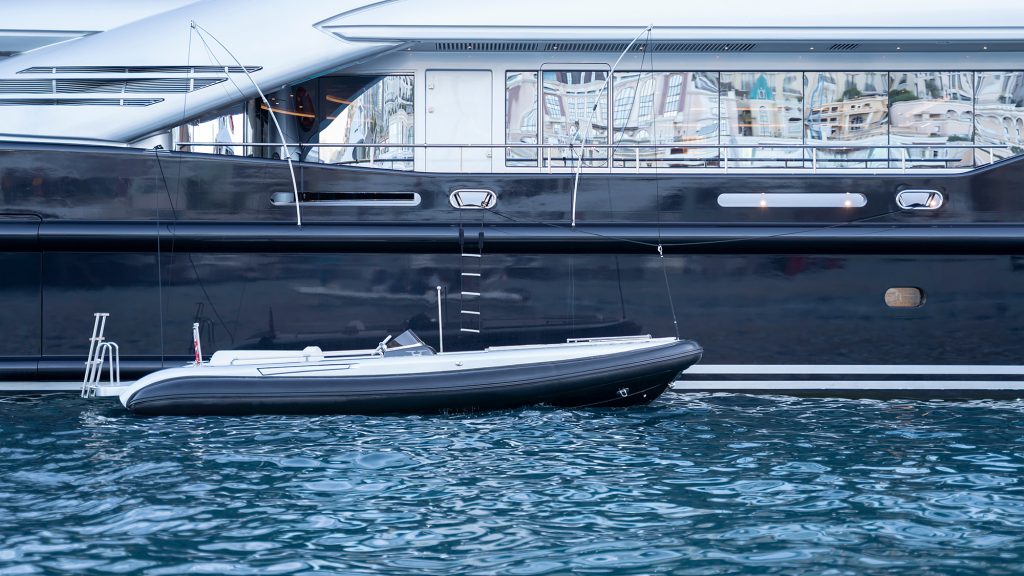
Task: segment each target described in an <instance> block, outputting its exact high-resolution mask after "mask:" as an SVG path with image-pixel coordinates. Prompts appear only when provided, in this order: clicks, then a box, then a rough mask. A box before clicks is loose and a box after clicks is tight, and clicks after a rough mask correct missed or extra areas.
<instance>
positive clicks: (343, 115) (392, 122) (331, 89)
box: [319, 75, 414, 170]
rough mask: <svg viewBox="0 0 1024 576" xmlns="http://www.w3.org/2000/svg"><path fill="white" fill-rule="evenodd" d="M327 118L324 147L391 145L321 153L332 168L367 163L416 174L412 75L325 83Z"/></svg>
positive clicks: (322, 134)
mask: <svg viewBox="0 0 1024 576" xmlns="http://www.w3.org/2000/svg"><path fill="white" fill-rule="evenodd" d="M320 89H321V92H322V94H323V97H322V99H321V104H322V106H323V109H324V114H323V115H322V116H321V119H320V125H319V127H320V132H319V137H320V142H327V143H331V144H349V143H352V144H390V146H381V147H358V148H355V147H353V148H345V147H330V148H322V149H321V150H320V160H321V161H322V162H326V163H329V164H342V163H366V162H370V161H371V160H372V162H373V165H378V164H379V165H381V167H384V168H394V169H401V170H411V169H412V163H413V149H412V148H411V147H407V146H402V145H403V144H412V143H413V142H414V115H413V77H412V76H405V75H403V76H339V77H326V78H322V79H321V85H320Z"/></svg>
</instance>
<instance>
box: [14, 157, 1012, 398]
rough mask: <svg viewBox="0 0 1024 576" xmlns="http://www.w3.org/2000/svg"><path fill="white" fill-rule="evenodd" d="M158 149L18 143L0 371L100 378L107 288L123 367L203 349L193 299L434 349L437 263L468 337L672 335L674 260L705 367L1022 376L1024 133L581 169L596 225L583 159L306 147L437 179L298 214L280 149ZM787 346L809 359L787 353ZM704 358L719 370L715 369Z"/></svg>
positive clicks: (353, 179) (342, 187)
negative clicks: (483, 204)
mask: <svg viewBox="0 0 1024 576" xmlns="http://www.w3.org/2000/svg"><path fill="white" fill-rule="evenodd" d="M159 157H160V160H159V162H158V160H157V155H156V153H154V152H151V151H149V152H144V151H138V150H123V149H122V150H113V149H107V148H95V147H54V146H42V145H30V144H0V201H2V206H3V209H2V210H0V269H2V270H3V271H4V282H3V283H2V284H0V298H3V302H4V306H3V307H0V326H3V328H4V330H3V331H2V332H0V390H6V389H12V388H11V386H13V385H18V384H21V383H26V384H27V385H29V386H31V383H33V382H45V381H66V382H69V384H71V383H73V382H74V381H76V380H80V379H81V370H82V364H81V362H82V360H83V359H84V357H85V355H86V352H87V350H88V345H87V343H86V341H85V338H86V337H87V336H88V334H89V332H90V329H91V326H92V314H93V313H94V312H98V311H99V312H109V313H111V321H110V324H109V328H108V335H109V336H110V338H111V339H113V340H115V341H117V342H118V343H119V344H120V346H121V353H122V359H123V366H122V367H123V371H124V377H125V378H126V379H129V378H134V377H138V376H140V375H142V374H144V373H148V372H151V371H153V370H156V369H159V368H160V367H167V366H175V365H179V364H181V363H182V362H184V361H187V360H188V359H189V355H190V352H191V343H192V339H191V325H192V323H193V322H198V323H200V324H201V325H202V334H203V344H204V350H205V351H206V352H207V353H212V352H214V351H216V350H218V349H285V348H301V347H303V346H307V345H321V346H324V347H329V348H333V349H356V348H368V347H369V348H372V347H373V346H375V345H376V344H377V343H378V342H380V341H381V340H382V339H383V338H384V337H385V336H386V335H387V334H390V333H398V332H400V331H401V330H403V329H406V328H413V329H415V330H416V331H417V332H418V333H419V334H421V335H422V336H423V337H424V338H425V339H426V340H427V342H428V343H429V344H431V345H433V346H434V347H435V348H436V347H438V344H439V342H438V338H437V306H436V301H435V292H434V288H435V286H438V285H440V286H442V287H443V288H444V289H445V292H444V296H443V298H444V304H445V306H444V311H445V312H444V313H445V322H444V326H445V337H444V339H445V346H446V350H449V351H453V350H479V349H482V348H484V347H486V346H495V345H516V344H540V343H556V342H564V341H565V339H566V338H573V337H595V336H623V335H630V334H642V333H649V334H653V335H655V336H665V335H670V334H674V333H675V326H674V325H673V321H672V317H671V314H670V308H669V303H668V299H667V293H666V282H665V278H664V276H663V272H662V265H663V264H664V266H665V270H666V272H667V276H668V290H671V293H672V296H673V299H674V302H675V307H676V312H677V316H678V323H679V328H680V331H681V332H682V333H683V334H685V335H686V336H687V337H690V338H694V339H695V340H698V341H699V342H701V344H702V345H703V346H704V348H705V349H706V350H707V352H706V354H705V356H704V359H703V360H702V364H701V365H700V366H699V367H698V370H697V371H694V372H692V373H687V375H686V376H685V377H684V379H685V380H691V379H693V380H694V381H695V382H698V383H699V382H703V381H709V382H710V381H713V380H714V381H725V380H759V379H762V380H785V379H792V378H794V377H796V378H811V379H824V378H827V377H830V376H822V375H821V372H817V373H812V372H806V373H803V372H800V367H805V366H822V365H824V366H831V365H841V366H842V367H843V371H842V372H839V373H838V374H839V375H841V376H842V377H844V378H849V379H858V380H862V381H877V380H894V379H895V380H905V379H909V378H932V377H933V373H931V372H922V373H921V375H913V374H911V369H912V368H913V367H915V366H930V365H935V364H949V365H959V366H961V367H962V366H971V367H973V366H979V367H982V368H984V367H998V366H1010V367H1015V368H1019V370H1016V371H1012V370H1011V371H1009V372H1007V371H1004V372H998V371H994V370H993V371H989V372H984V371H983V370H981V371H972V370H963V369H960V370H959V371H957V372H955V373H953V372H950V373H949V374H946V375H944V376H946V378H945V379H946V380H950V379H952V380H956V381H961V382H963V383H964V384H963V386H964V387H966V388H971V387H973V386H974V385H975V384H976V383H977V384H983V383H984V382H985V381H988V382H997V383H1001V382H1005V381H1013V382H1016V383H1018V384H1020V385H1021V390H1024V366H1022V362H1021V358H1024V194H1020V192H1019V183H1020V182H1022V181H1024V158H1022V157H1017V158H1015V159H1012V160H1008V161H1004V162H1001V163H997V164H994V165H992V166H989V167H985V168H979V169H977V170H974V171H972V172H970V173H967V174H952V175H936V174H923V175H922V174H913V173H908V174H864V173H849V174H817V175H811V174H781V173H780V174H770V175H764V174H750V175H744V174H742V173H735V174H734V173H730V174H728V175H725V174H689V173H686V172H677V173H674V174H668V173H665V174H662V175H660V176H658V177H654V176H653V175H645V174H624V173H614V174H609V173H606V172H603V173H602V172H596V173H592V172H584V174H583V176H582V177H581V179H580V191H579V206H578V212H577V217H578V222H579V224H578V226H577V229H576V230H575V231H573V230H572V229H571V228H570V227H569V220H570V217H571V214H570V207H571V197H572V178H571V177H570V176H569V175H566V174H550V175H549V174H537V173H533V174H525V173H504V174H439V173H430V174H424V173H400V172H393V171H387V170H375V169H364V168H354V167H338V166H325V165H309V164H301V163H300V164H298V165H297V175H298V179H299V186H300V188H301V189H302V190H305V191H318V192H331V191H334V192H347V193H356V192H367V193H375V192H387V193H394V192H415V193H416V194H418V195H419V196H420V197H421V199H422V201H421V203H420V204H419V205H417V206H406V207H399V206H386V205H379V206H378V205H373V203H372V202H370V203H367V204H365V205H359V206H331V205H317V204H315V203H309V204H306V205H304V208H303V222H304V226H302V227H301V228H300V227H298V226H296V225H295V223H294V218H295V211H294V207H293V206H274V205H272V204H271V202H270V196H271V194H272V193H273V192H279V191H289V190H291V180H290V177H289V175H288V171H287V167H286V165H285V164H284V163H283V162H279V161H272V160H260V159H246V158H234V157H217V156H209V155H202V154H193V155H189V154H177V153H167V152H162V153H160V156H159ZM457 188H489V189H492V190H494V191H495V192H496V194H497V196H498V203H497V205H496V210H497V211H496V212H490V211H460V210H456V209H454V208H452V207H451V205H450V204H449V202H448V196H449V194H450V192H451V191H452V190H453V189H457ZM904 189H934V190H939V191H941V192H942V193H943V195H944V197H945V203H944V204H943V206H942V208H940V209H939V210H935V211H907V210H900V209H899V207H898V206H897V205H896V193H897V192H898V191H899V190H904ZM752 191H754V192H760V191H765V192H790V193H820V192H849V193H851V194H863V195H864V196H865V198H866V199H867V203H866V205H865V207H863V208H856V209H849V210H848V209H843V208H830V209H817V208H810V209H797V208H769V209H766V210H762V209H758V208H724V207H722V206H720V205H719V204H718V196H719V194H721V193H726V192H745V193H749V192H752ZM481 231H482V233H483V242H482V244H483V246H482V247H483V250H482V252H483V254H484V257H483V259H482V260H483V261H482V262H481V268H482V269H481V272H482V279H481V281H482V283H483V285H482V286H481V287H482V292H483V294H484V296H483V297H482V298H481V301H480V309H481V310H482V312H483V314H482V330H481V331H480V333H479V334H475V333H466V332H462V331H461V330H460V328H461V327H462V324H461V323H462V321H463V320H464V319H463V318H461V317H460V314H459V306H460V301H459V296H458V292H459V291H460V273H461V272H462V271H463V268H462V267H463V265H464V264H463V262H462V261H461V259H460V253H462V252H463V250H464V249H465V248H466V247H467V246H468V247H470V248H476V247H477V246H478V245H479V238H480V236H479V235H480V233H481ZM659 239H661V240H662V241H663V242H664V243H665V258H664V259H663V260H662V259H660V258H659V257H658V255H657V252H656V250H655V247H654V246H652V244H655V243H656V242H657V241H658V240H659ZM891 287H918V288H920V289H921V290H923V292H924V295H925V303H924V305H923V306H920V307H917V308H889V307H887V306H886V305H885V303H884V294H885V291H886V290H887V289H888V288H891ZM473 327H474V328H475V326H473ZM779 364H784V365H792V366H794V367H795V368H794V371H793V372H792V373H782V372H779V371H778V370H775V371H771V370H769V368H772V367H773V366H776V365H779ZM708 366H717V367H718V368H720V370H719V371H718V372H715V373H711V372H699V370H704V369H707V368H708ZM759 366H763V367H766V368H765V370H759V369H755V368H756V367H759ZM888 366H892V367H893V370H892V371H889V372H887V371H886V370H885V368H886V367H888ZM867 367H874V368H873V369H870V370H869V369H867ZM880 367H881V368H880ZM908 367H909V368H908ZM862 368H863V369H862ZM858 370H860V371H858ZM908 374H911V375H910V376H908ZM915 374H916V373H915ZM711 383H712V384H713V382H711ZM21 389H24V388H21Z"/></svg>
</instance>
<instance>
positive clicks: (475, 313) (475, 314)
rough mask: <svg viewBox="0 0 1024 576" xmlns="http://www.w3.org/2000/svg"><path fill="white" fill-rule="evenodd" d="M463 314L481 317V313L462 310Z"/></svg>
mask: <svg viewBox="0 0 1024 576" xmlns="http://www.w3.org/2000/svg"><path fill="white" fill-rule="evenodd" d="M461 312H462V313H463V314H472V315H474V316H479V315H480V313H479V312H475V311H473V310H461Z"/></svg>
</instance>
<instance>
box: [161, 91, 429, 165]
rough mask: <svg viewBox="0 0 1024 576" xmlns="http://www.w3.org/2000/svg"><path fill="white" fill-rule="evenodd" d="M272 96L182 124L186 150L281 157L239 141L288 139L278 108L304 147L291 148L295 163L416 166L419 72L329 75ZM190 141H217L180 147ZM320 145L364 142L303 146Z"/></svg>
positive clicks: (292, 137)
mask: <svg viewBox="0 0 1024 576" xmlns="http://www.w3.org/2000/svg"><path fill="white" fill-rule="evenodd" d="M266 96H267V101H268V102H269V103H270V106H269V107H268V106H267V105H266V104H264V103H263V102H262V101H261V100H258V99H254V100H250V101H248V102H245V103H241V104H237V105H235V106H233V107H231V108H229V109H226V110H221V111H218V112H217V113H215V114H211V115H210V116H209V117H204V118H200V119H199V120H197V121H194V122H192V123H190V124H186V125H183V126H179V127H178V128H176V129H175V131H174V135H175V138H177V141H178V143H179V146H178V147H179V149H183V150H190V151H193V152H207V153H214V154H234V155H246V156H257V157H263V158H281V153H282V150H281V148H280V147H273V146H260V147H258V146H251V147H244V148H243V147H242V146H239V145H238V143H240V142H245V141H250V142H261V143H279V142H281V137H280V135H279V134H278V131H277V128H276V127H275V126H274V123H273V120H272V119H271V117H270V111H271V110H273V112H274V115H275V116H276V117H277V120H278V122H279V123H280V125H281V131H282V132H284V135H285V138H286V140H287V141H288V143H289V144H298V146H295V147H291V148H289V152H290V153H291V156H292V159H293V160H301V161H305V162H325V163H332V164H336V163H338V164H340V163H346V164H359V165H365V166H373V167H376V168H392V169H396V170H412V168H413V149H412V148H411V147H409V146H407V145H408V144H412V143H413V142H414V135H415V132H414V119H415V117H414V111H413V76H412V75H378V76H324V77H321V78H316V79H313V80H308V81H306V82H302V83H299V84H294V85H291V86H286V87H284V88H281V89H279V90H276V91H271V92H268V93H267V94H266ZM185 142H216V143H217V146H181V143H185ZM221 142H223V143H224V144H223V145H222V144H221ZM318 143H325V144H359V145H361V146H351V147H346V146H326V147H322V148H321V147H317V146H304V145H305V144H318ZM368 145H372V146H368Z"/></svg>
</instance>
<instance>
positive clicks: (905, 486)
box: [0, 394, 1024, 575]
mask: <svg viewBox="0 0 1024 576" xmlns="http://www.w3.org/2000/svg"><path fill="white" fill-rule="evenodd" d="M118 408H119V406H116V405H114V404H112V403H108V402H105V401H104V400H92V401H85V400H81V399H79V398H77V397H75V396H72V395H47V396H39V395H26V396H10V397H2V398H0V575H5V574H31V573H53V572H61V571H68V572H76V573H93V574H111V573H141V574H152V575H158V574H181V573H184V572H189V573H193V574H256V573H260V574H266V573H270V574H313V573H316V574H322V573H337V574H353V573H388V574H405V573H431V574H439V573H451V574H456V573H459V574H463V573H464V574H559V573H568V572H581V573H604V574H608V573H611V574H634V573H636V574H647V573H672V574H707V573H716V574H765V573H785V574H799V573H806V574H889V573H894V572H895V573H908V574H909V573H913V574H978V573H985V574H1020V573H1021V572H1022V570H1024V474H1022V467H1024V402H1022V401H975V402H919V401H874V400H837V399H792V398H783V397H750V396H743V395H715V396H711V395H693V394H667V395H666V396H665V397H663V398H662V399H660V400H658V401H657V402H656V403H655V404H653V405H651V406H649V407H644V408H631V409H605V410H555V409H547V408H537V409H528V410H518V411H511V412H490V413H484V414H468V415H467V414H463V415H448V416H412V417H408V416H407V417H354V416H336V417H313V418H308V417H280V416H266V417H246V418H225V417H205V418H180V417H160V418H136V417H131V416H129V415H127V414H126V413H124V412H122V411H121V410H119V409H118Z"/></svg>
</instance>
